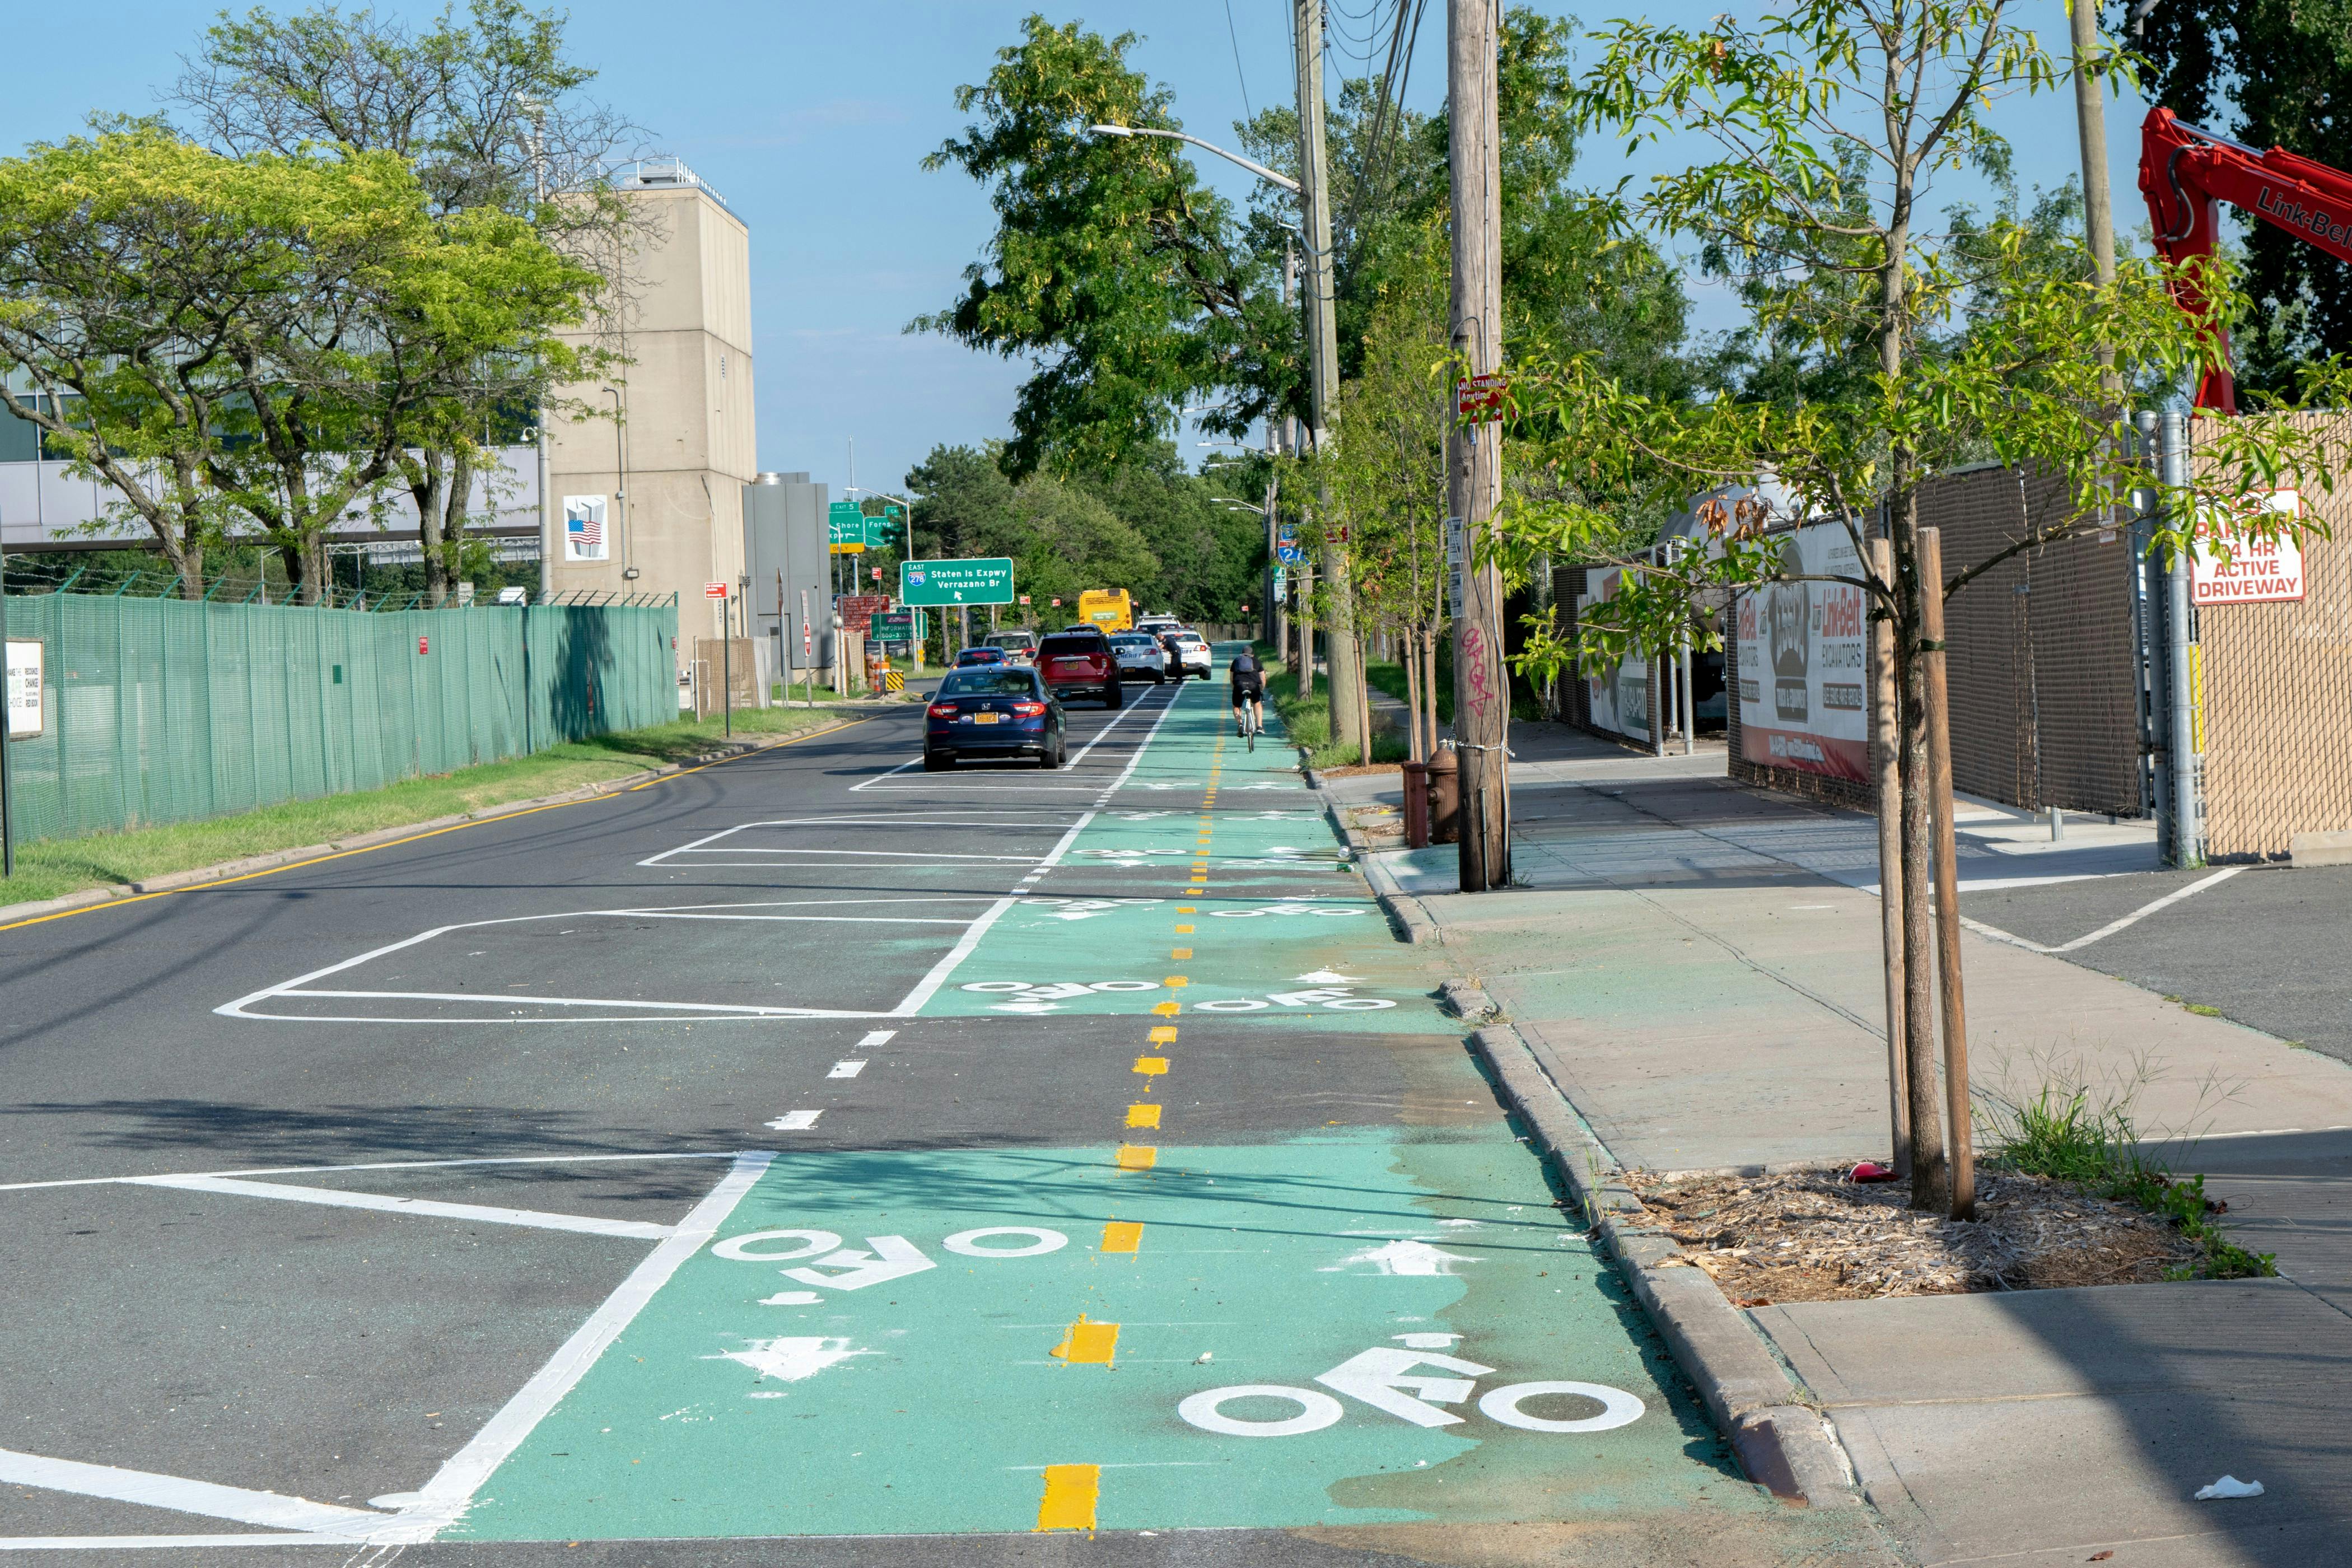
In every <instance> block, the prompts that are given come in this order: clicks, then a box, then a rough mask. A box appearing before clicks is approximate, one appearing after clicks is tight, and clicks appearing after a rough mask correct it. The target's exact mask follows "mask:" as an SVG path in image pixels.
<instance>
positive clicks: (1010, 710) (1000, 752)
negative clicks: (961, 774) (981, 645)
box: [923, 665, 1068, 773]
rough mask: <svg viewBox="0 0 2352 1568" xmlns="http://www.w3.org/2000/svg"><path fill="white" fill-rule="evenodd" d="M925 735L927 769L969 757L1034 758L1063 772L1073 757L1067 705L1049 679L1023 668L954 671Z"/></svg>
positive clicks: (935, 697) (934, 702) (935, 700)
mask: <svg viewBox="0 0 2352 1568" xmlns="http://www.w3.org/2000/svg"><path fill="white" fill-rule="evenodd" d="M928 714H929V717H928V719H927V720H926V724H925V730H924V734H923V768H924V771H926V772H928V773H939V772H941V771H942V770H944V769H948V768H951V767H953V766H955V765H956V763H958V762H959V761H961V759H963V758H965V757H972V758H982V757H988V758H996V757H1003V758H1018V757H1034V758H1036V759H1037V765H1038V766H1039V767H1041V768H1058V767H1060V766H1061V765H1062V762H1063V759H1064V757H1065V756H1066V755H1067V753H1068V742H1067V741H1066V738H1065V736H1064V734H1063V729H1062V705H1061V704H1060V703H1059V702H1057V701H1055V700H1054V694H1053V693H1052V692H1051V691H1050V690H1048V689H1046V686H1045V678H1044V677H1043V676H1040V675H1039V674H1038V673H1037V672H1036V671H1035V670H1034V669H1029V668H1023V667H1018V666H1011V665H996V666H981V667H978V668H970V669H957V670H950V672H949V673H948V677H947V679H945V680H942V681H940V689H939V690H938V691H937V692H935V693H933V694H932V697H931V704H930V707H929V710H928Z"/></svg>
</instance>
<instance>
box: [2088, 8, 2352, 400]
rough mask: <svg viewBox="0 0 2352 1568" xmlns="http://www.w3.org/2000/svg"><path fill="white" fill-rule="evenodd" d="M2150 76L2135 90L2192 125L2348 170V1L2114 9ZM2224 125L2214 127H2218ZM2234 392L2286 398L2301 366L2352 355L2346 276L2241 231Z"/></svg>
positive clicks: (2305, 250)
mask: <svg viewBox="0 0 2352 1568" xmlns="http://www.w3.org/2000/svg"><path fill="white" fill-rule="evenodd" d="M2108 10H2109V13H2110V15H2112V16H2114V17H2115V19H2116V26H2117V30H2118V31H2119V32H2125V31H2128V33H2129V34H2130V35H2131V36H2130V37H2129V40H2128V41H2129V44H2130V46H2131V47H2132V48H2133V49H2135V50H2136V51H2137V53H2139V54H2141V55H2142V56H2144V57H2145V58H2146V60H2147V63H2148V64H2149V65H2150V66H2151V67H2152V70H2149V71H2147V72H2146V73H2145V74H2144V78H2143V82H2144V85H2145V86H2146V87H2147V89H2149V91H2150V93H2151V95H2152V96H2153V97H2154V98H2155V100H2156V101H2157V102H2158V103H2159V104H2162V105H2163V106H2165V107H2166V108H2168V109H2170V110H2174V111H2175V112H2177V113H2178V114H2179V115H2180V116H2181V118H2183V119H2185V120H2188V121H2192V122H2195V123H2198V124H2202V125H2206V126H2209V127H2210V128H2211V129H2213V130H2217V131H2222V132H2227V133H2228V134H2230V135H2232V136H2235V137H2236V138H2238V139H2239V140H2240V141H2242V142H2251V143H2252V144H2253V145H2254V146H2257V147H2284V148H2285V149H2286V150H2287V151H2288V152H2290V153H2301V154H2302V155H2303V156H2305V157H2306V158H2314V159H2316V160H2318V161H2319V162H2320V163H2328V164H2332V165H2334V166H2335V167H2336V168H2338V169H2347V170H2352V0H2164V3H2163V4H2161V5H2145V4H2141V3H2140V0H2111V3H2110V5H2109V6H2108ZM2224 114H2227V115H2229V116H2231V118H2229V119H2228V120H2226V121H2222V122H2221V123H2216V120H2217V118H2218V117H2220V116H2221V115H2224ZM2245 250H2246V291H2247V293H2248V294H2249V295H2250V296H2251V297H2252V301H2253V305H2254V309H2253V310H2252V311H2251V312H2249V314H2248V316H2247V319H2246V321H2245V322H2244V324H2243V326H2242V329H2241V330H2240V331H2239V333H2238V335H2237V345H2238V357H2239V360H2240V363H2239V366H2238V369H2237V373H2236V374H2237V379H2238V384H2239V385H2240V386H2242V387H2251V388H2255V389H2259V390H2266V391H2271V392H2280V393H2284V392H2287V391H2290V390H2292V389H2293V388H2294V384H2295V379H2296V373H2297V370H2298V368H2299V367H2300V366H2302V365H2304V364H2305V363H2308V362H2311V361H2313V360H2315V359H2318V358H2322V357H2325V356H2328V355H2344V354H2347V353H2352V266H2347V265H2346V264H2345V263H2344V262H2341V261H2338V260H2337V259H2336V258H2334V257H2332V256H2329V255H2327V254H2326V252H2324V251H2322V250H2319V249H2317V248H2316V247H2313V246H2311V245H2309V244H2307V243H2305V241H2304V240H2302V239H2300V238H2298V237H2295V236H2294V235H2291V234H2288V233H2286V232H2284V230H2281V229H2278V228H2275V227H2273V226H2271V225H2269V224H2266V223H2263V222H2261V221H2259V220H2254V219H2249V220H2248V221H2247V233H2246V239H2245Z"/></svg>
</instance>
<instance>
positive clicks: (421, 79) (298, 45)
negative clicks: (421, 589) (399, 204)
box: [173, 0, 633, 605]
mask: <svg viewBox="0 0 2352 1568" xmlns="http://www.w3.org/2000/svg"><path fill="white" fill-rule="evenodd" d="M594 76H595V72H594V71H593V70H591V69H589V68H586V67H584V66H582V65H580V64H578V63H576V62H574V61H572V59H570V58H567V57H566V55H565V52H564V47H563V18H562V16H561V15H560V14H558V13H555V12H551V11H550V12H535V11H532V10H530V8H529V7H528V6H526V5H521V4H520V3H519V0H470V3H469V5H468V6H467V12H466V15H465V16H464V17H463V18H462V19H461V18H460V17H459V16H457V14H456V12H455V9H454V7H452V8H448V9H445V10H444V11H443V12H442V13H441V15H440V16H437V17H436V18H435V19H434V20H433V21H431V22H430V23H428V24H426V25H425V26H424V27H422V28H421V29H420V28H417V27H415V26H410V25H409V24H407V23H405V22H404V21H402V20H400V19H399V18H397V17H394V16H383V15H379V14H378V13H376V12H374V11H373V10H362V11H358V12H354V13H349V14H346V13H344V12H342V11H340V10H338V9H337V8H336V7H334V6H332V5H328V6H323V7H320V8H319V9H316V10H310V11H304V12H299V13H295V14H292V15H289V16H276V15H273V14H271V13H270V12H268V11H266V10H261V9H256V10H253V11H250V12H248V13H247V14H246V15H245V16H241V17H239V16H229V15H227V14H226V13H224V14H223V16H222V17H221V19H220V20H219V21H218V22H216V23H215V25H214V26H212V27H210V28H209V29H207V30H206V32H205V36H204V39H203V42H202V44H201V46H200V47H199V50H198V52H197V55H196V57H195V58H193V59H192V60H190V61H188V62H187V66H186V68H185V70H184V72H183V74H182V76H181V78H180V80H179V82H178V84H177V87H176V88H175V89H174V92H173V103H174V104H175V105H176V106H177V107H178V108H179V109H180V110H182V111H183V112H184V114H185V115H186V116H187V117H188V118H189V119H191V120H192V121H194V125H195V126H196V128H197V129H198V130H199V132H200V133H201V134H202V135H203V136H204V137H205V139H206V140H208V141H209V142H211V144H212V145H213V146H214V147H215V148H217V149H218V150H220V151H222V152H224V153H229V154H232V155H236V156H244V155H250V154H256V153H272V154H276V155H278V156H293V155H297V154H300V153H305V152H306V150H311V149H316V148H322V147H341V148H342V149H345V150H346V151H348V152H349V153H388V154H391V155H392V156H394V157H396V158H398V159H400V160H401V161H402V162H403V163H405V164H406V165H407V166H408V168H409V169H410V171H411V172H412V173H413V174H415V179H416V182H417V184H418V187H419V188H420V190H421V191H422V193H423V195H424V200H425V205H426V210H427V212H428V213H429V214H430V216H432V217H433V219H434V220H435V221H436V223H439V224H441V225H444V226H447V233H448V234H449V235H451V236H452V237H456V236H459V235H470V236H477V237H478V236H480V235H482V234H485V233H488V232H489V230H488V229H485V228H483V227H482V226H479V225H478V222H477V220H478V218H479V216H481V215H502V216H505V217H508V218H511V219H516V220H521V221H523V222H526V223H528V224H529V225H530V227H531V228H532V229H534V230H535V231H536V232H537V234H538V236H539V237H540V238H541V239H542V240H543V241H545V242H546V243H548V244H549V245H551V246H552V247H555V248H556V249H557V250H558V251H560V252H561V253H562V255H564V256H566V257H568V258H571V259H572V262H573V264H574V269H573V271H572V273H571V275H570V276H571V279H572V288H573V291H574V292H575V293H576V294H577V295H578V299H577V300H576V301H558V302H557V307H558V309H559V310H560V312H561V314H562V316H563V317H564V318H565V319H566V320H567V321H581V320H584V319H585V315H584V310H585V308H586V307H588V306H590V305H592V304H594V303H597V302H599V301H600V300H606V297H608V296H610V295H611V294H612V293H613V292H614V290H616V289H619V288H620V287H621V286H622V285H623V284H624V283H625V277H624V273H625V268H623V267H622V266H621V264H620V263H619V261H618V260H617V258H619V257H620V256H622V255H623V254H625V247H626V239H627V236H628V231H629V229H630V226H631V224H632V221H633V219H632V215H631V214H630V212H629V210H628V208H627V205H626V204H625V202H623V201H622V200H621V199H620V198H619V197H618V196H617V195H615V194H614V191H613V190H612V188H611V184H610V182H609V180H607V179H606V177H605V175H604V158H605V157H606V156H607V155H608V154H609V153H611V151H612V150H613V148H614V145H615V144H616V143H618V142H621V141H622V140H623V139H624V138H625V136H626V135H627V134H628V133H629V132H630V130H631V128H630V127H629V126H627V125H626V124H625V123H624V122H623V121H620V120H619V118H618V117H616V116H615V115H614V114H613V113H612V111H611V110H608V109H606V108H604V107H603V106H602V105H599V104H597V103H594V102H593V101H590V100H586V99H585V98H584V97H583V92H582V89H584V88H585V87H586V86H587V84H588V83H589V82H590V81H592V80H593V79H594ZM440 320H441V318H439V317H436V315H434V314H432V313H430V312H412V313H408V314H401V313H398V312H394V313H391V314H388V315H386V316H385V317H384V318H383V319H382V320H381V321H378V322H377V323H376V325H377V328H378V330H379V331H385V332H390V331H404V332H415V331H431V330H434V329H435V327H436V323H437V322H438V321H440ZM385 346H386V348H387V350H388V351H389V352H391V353H394V354H401V355H408V356H423V357H425V358H429V359H431V360H433V361H435V362H436V363H439V364H440V365H441V366H442V368H443V369H444V370H445V371H446V374H445V375H444V377H443V379H442V382H441V384H440V385H439V387H438V389H437V391H436V394H435V395H432V396H430V397H420V398H416V399H414V400H412V401H411V402H410V403H409V404H408V405H406V408H405V416H406V417H408V418H409V419H410V420H411V421H412V424H411V426H410V428H409V429H407V430H406V431H405V432H404V437H403V439H402V440H401V441H400V442H399V443H397V444H396V445H395V447H394V449H393V457H392V463H393V468H394V474H395V475H396V477H397V479H398V480H399V482H400V484H401V485H402V486H403V487H404V489H406V490H407V491H408V494H409V498H410V500H411V501H412V502H413V503H414V505H415V509H416V512H417V517H418V520H419V536H420V542H421V543H422V545H423V548H424V556H425V584H426V599H427V601H428V602H429V603H431V604H434V605H439V604H442V603H443V602H445V600H446V596H447V595H448V593H449V591H450V588H451V586H452V584H453V583H454V582H455V580H456V578H457V575H458V574H459V573H460V572H461V570H462V563H463V562H464V560H465V557H466V528H467V521H468V515H467V514H468V509H469V507H470V505H471V501H472V497H473V493H474V489H475V484H476V480H477V479H478V477H487V476H488V472H489V468H488V450H487V448H488V445H489V444H490V441H491V439H492V437H493V433H494V432H495V431H496V430H497V429H498V428H499V427H501V426H512V425H513V424H514V423H515V422H516V420H517V419H518V418H520V417H522V416H524V415H525V414H526V413H528V412H530V411H533V410H536V411H537V412H536V414H535V415H534V416H535V417H542V418H543V417H547V416H549V414H550V413H551V406H550V405H551V404H553V403H555V402H557V401H558V400H557V399H556V398H555V395H554V392H553V389H554V388H555V387H556V386H557V385H560V384H563V383H564V382H566V381H567V380H572V379H577V377H575V376H571V375H566V374H559V373H562V372H566V371H570V372H583V371H589V370H593V368H595V366H596V365H597V364H598V363H601V362H602V361H603V360H604V359H606V358H609V357H611V356H609V355H607V354H604V353H601V352H600V351H595V350H591V351H590V352H589V353H587V354H586V356H585V357H584V358H583V355H581V354H579V353H573V354H572V355H569V356H566V357H564V358H563V359H562V360H561V361H551V360H550V359H548V358H546V357H544V356H541V355H538V354H534V353H522V352H517V350H516V349H514V348H512V347H510V346H508V345H503V344H500V343H498V342H495V341H492V340H483V339H478V338H475V339H468V340H466V341H465V342H462V343H461V342H410V341H406V340H388V341H387V342H386V345H385ZM460 348H467V349H471V350H473V351H474V352H473V353H471V355H470V357H467V356H466V355H464V354H460V353H453V351H455V350H458V349H460ZM563 411H564V412H567V413H572V414H575V415H584V414H586V413H589V412H591V410H590V409H589V408H588V407H587V406H586V405H577V406H574V405H564V409H563Z"/></svg>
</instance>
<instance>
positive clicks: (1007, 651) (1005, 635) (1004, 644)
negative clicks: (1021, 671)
mask: <svg viewBox="0 0 2352 1568" xmlns="http://www.w3.org/2000/svg"><path fill="white" fill-rule="evenodd" d="M988 646H989V647H1001V648H1003V650H1004V662H1005V663H1007V664H1032V665H1034V664H1035V663H1036V662H1037V634H1036V633H1035V632H1032V631H1017V632H991V633H989V634H988Z"/></svg>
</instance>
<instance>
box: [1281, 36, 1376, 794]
mask: <svg viewBox="0 0 2352 1568" xmlns="http://www.w3.org/2000/svg"><path fill="white" fill-rule="evenodd" d="M1292 9H1293V15H1294V16H1295V17H1296V19H1297V27H1298V173H1299V186H1300V190H1299V205H1300V206H1301V207H1302V208H1304V209H1305V210H1304V214H1303V216H1304V217H1305V220H1306V221H1305V224H1304V228H1305V233H1304V235H1303V236H1302V244H1303V245H1304V247H1305V248H1306V251H1307V395H1308V399H1309V402H1308V408H1307V444H1308V446H1309V447H1311V448H1312V449H1313V451H1314V453H1315V455H1316V456H1317V457H1318V458H1320V457H1322V456H1324V455H1326V453H1327V452H1328V450H1329V447H1330V440H1331V416H1332V402H1333V399H1334V398H1335V397H1336V396H1337V395H1338V394H1339V323H1338V322H1337V321H1335V320H1334V319H1333V317H1334V314H1335V312H1334V311H1333V310H1332V305H1333V293H1332V281H1331V189H1330V182H1329V180H1328V177H1327V174H1326V170H1325V166H1324V145H1323V0H1293V7H1292ZM1319 490H1320V495H1321V500H1322V504H1323V511H1324V519H1323V582H1324V586H1325V589H1326V591H1327V592H1328V594H1329V595H1330V599H1331V610H1330V615H1329V616H1328V622H1329V626H1328V630H1327V631H1326V632H1325V634H1324V635H1325V637H1326V640H1327V641H1328V645H1329V647H1330V650H1331V651H1330V679H1329V681H1328V690H1329V692H1330V703H1331V739H1332V740H1333V741H1334V742H1337V743H1339V745H1341V746H1345V747H1349V748H1351V749H1357V750H1359V751H1360V749H1361V748H1362V746H1363V743H1364V733H1363V689H1362V674H1363V672H1362V669H1361V668H1360V665H1359V662H1358V660H1357V658H1356V616H1355V608H1354V605H1353V604H1352V603H1351V600H1352V597H1353V595H1351V594H1350V593H1349V583H1348V551H1347V546H1346V543H1345V542H1344V541H1342V540H1340V539H1336V538H1334V537H1333V536H1332V529H1331V520H1330V510H1331V492H1330V485H1329V483H1328V480H1327V481H1323V482H1322V483H1321V484H1320V486H1319ZM1309 657H1310V658H1311V657H1312V652H1311V649H1310V653H1309ZM1302 695H1303V692H1302ZM1363 760H1364V761H1366V762H1369V761H1370V760H1371V759H1370V757H1369V756H1367V757H1364V758H1363Z"/></svg>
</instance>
